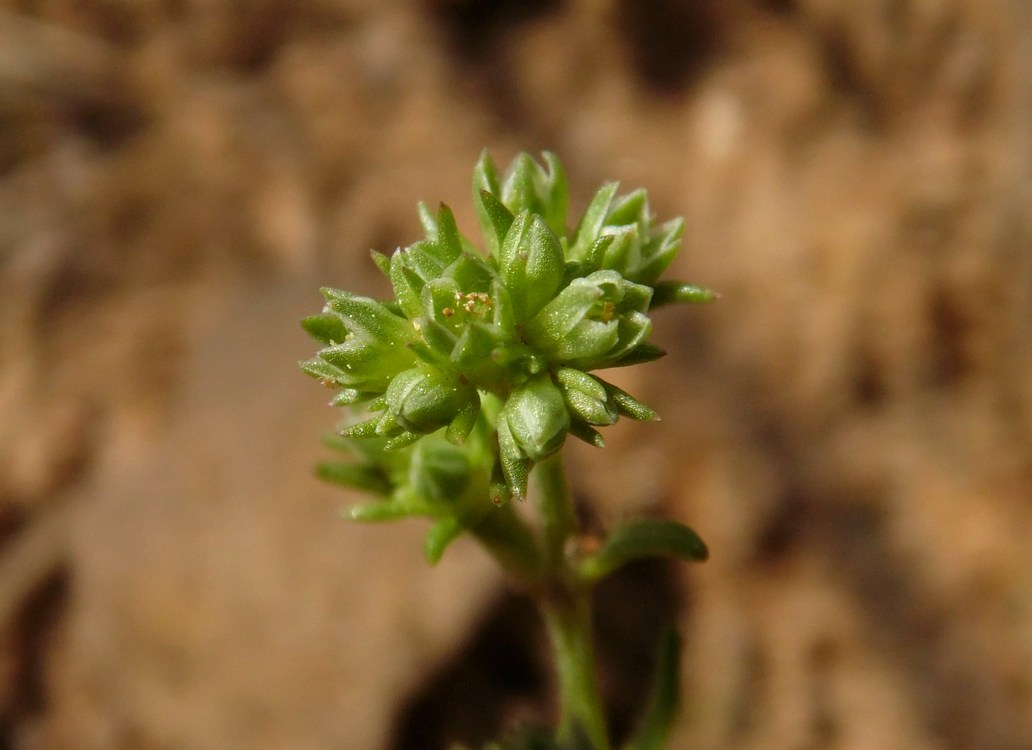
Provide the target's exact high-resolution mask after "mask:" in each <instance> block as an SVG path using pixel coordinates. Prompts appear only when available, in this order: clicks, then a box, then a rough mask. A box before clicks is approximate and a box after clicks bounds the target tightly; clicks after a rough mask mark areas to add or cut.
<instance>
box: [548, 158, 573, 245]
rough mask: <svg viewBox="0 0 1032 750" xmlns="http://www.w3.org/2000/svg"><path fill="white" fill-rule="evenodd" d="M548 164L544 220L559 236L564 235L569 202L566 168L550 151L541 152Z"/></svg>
mask: <svg viewBox="0 0 1032 750" xmlns="http://www.w3.org/2000/svg"><path fill="white" fill-rule="evenodd" d="M542 157H543V158H544V160H545V163H546V164H547V165H548V176H547V182H548V189H547V191H546V192H545V221H547V222H548V226H550V227H551V228H552V231H553V232H555V233H556V234H557V235H559V236H560V237H565V236H566V213H567V208H568V204H569V194H570V187H569V184H568V182H567V180H566V170H564V169H563V163H562V162H561V161H559V157H558V156H556V155H555V154H553V153H552V152H551V151H545V152H544V153H543V154H542Z"/></svg>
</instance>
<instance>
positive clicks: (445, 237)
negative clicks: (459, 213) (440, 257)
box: [437, 203, 462, 264]
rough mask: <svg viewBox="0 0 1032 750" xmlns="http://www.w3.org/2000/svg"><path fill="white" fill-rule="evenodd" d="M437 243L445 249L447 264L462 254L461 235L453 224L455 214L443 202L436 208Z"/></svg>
mask: <svg viewBox="0 0 1032 750" xmlns="http://www.w3.org/2000/svg"><path fill="white" fill-rule="evenodd" d="M437 244H438V246H439V247H441V248H442V250H444V251H446V255H445V256H444V257H445V258H446V259H447V262H448V263H449V264H450V263H452V262H454V261H455V259H456V258H458V257H459V255H461V254H462V235H460V234H459V227H458V226H457V225H456V224H455V214H453V213H452V210H451V209H450V208H448V207H447V206H446V205H444V204H443V203H442V204H441V205H440V206H439V207H438V209H437Z"/></svg>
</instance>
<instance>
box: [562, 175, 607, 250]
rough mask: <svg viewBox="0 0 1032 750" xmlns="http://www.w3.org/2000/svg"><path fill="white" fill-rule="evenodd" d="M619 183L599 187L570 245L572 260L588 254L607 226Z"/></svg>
mask: <svg viewBox="0 0 1032 750" xmlns="http://www.w3.org/2000/svg"><path fill="white" fill-rule="evenodd" d="M618 187H619V184H618V183H616V182H609V183H606V184H605V185H603V186H602V187H600V188H599V189H598V192H596V193H595V196H594V197H593V198H592V199H591V203H589V204H588V207H587V209H586V210H585V211H584V215H583V216H582V217H581V220H580V224H578V225H577V231H576V232H575V233H574V239H573V244H572V245H571V247H570V252H569V256H570V260H581V259H583V257H584V256H586V255H587V252H588V248H590V247H591V246H592V245H593V244H594V243H595V241H596V240H597V239H598V235H599V232H601V231H602V227H603V226H605V221H606V214H607V213H608V212H609V204H610V203H611V202H612V200H613V196H614V195H616V189H617V188H618Z"/></svg>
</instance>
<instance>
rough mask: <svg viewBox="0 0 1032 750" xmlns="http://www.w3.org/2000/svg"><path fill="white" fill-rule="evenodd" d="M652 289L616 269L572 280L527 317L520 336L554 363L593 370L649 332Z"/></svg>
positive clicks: (610, 361) (608, 363) (606, 364)
mask: <svg viewBox="0 0 1032 750" xmlns="http://www.w3.org/2000/svg"><path fill="white" fill-rule="evenodd" d="M651 298H652V289H650V288H649V287H647V286H643V285H641V284H635V283H633V282H630V281H627V280H626V279H624V278H623V277H622V276H620V274H618V273H617V272H616V271H596V272H595V273H592V274H589V275H588V276H585V277H582V278H576V279H573V281H571V282H570V284H569V286H567V287H566V288H565V289H563V291H561V292H560V293H559V294H558V295H557V296H556V297H555V298H554V299H553V300H552V301H551V302H549V303H548V304H547V305H545V307H544V308H543V309H542V310H541V312H539V313H538V315H537V316H536V317H535V318H534V319H533V320H532V321H530V323H529V324H528V325H527V327H526V339H527V342H528V343H529V344H530V345H531V347H532V348H534V349H536V350H537V351H540V352H542V353H544V354H545V355H546V356H548V358H549V359H550V360H551V361H553V362H556V363H558V364H563V365H569V366H571V367H577V368H579V369H582V370H594V369H599V368H603V367H610V366H612V365H614V364H617V363H619V361H620V360H621V359H622V358H623V357H625V356H627V355H628V354H630V353H631V352H632V351H634V349H635V348H637V347H638V346H639V345H640V344H642V343H644V342H645V340H646V339H647V338H648V336H649V334H650V333H651V332H652V322H651V321H650V320H649V318H648V315H647V314H646V313H647V312H648V308H649V301H650V300H651Z"/></svg>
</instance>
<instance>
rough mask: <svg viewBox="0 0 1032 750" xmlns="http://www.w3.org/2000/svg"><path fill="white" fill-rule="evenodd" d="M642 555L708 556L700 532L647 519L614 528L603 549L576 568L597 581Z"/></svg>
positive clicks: (686, 557)
mask: <svg viewBox="0 0 1032 750" xmlns="http://www.w3.org/2000/svg"><path fill="white" fill-rule="evenodd" d="M644 557H676V558H678V559H681V560H692V561H696V562H702V561H703V560H705V559H707V558H708V557H709V550H708V549H707V548H706V544H705V543H704V542H703V541H702V539H700V538H699V535H698V534H696V533H695V532H694V531H692V530H691V529H690V528H688V527H687V526H685V525H684V524H680V523H677V522H676V521H668V520H665V519H653V518H649V519H643V520H640V521H632V522H631V523H628V524H626V525H624V526H620V527H618V528H616V529H615V530H614V531H613V532H612V533H611V534H610V535H609V538H608V539H606V541H605V544H603V545H602V548H601V549H600V550H598V552H595V553H594V554H592V555H589V556H587V557H585V558H584V559H583V560H581V562H580V564H579V565H578V566H577V569H578V572H579V573H580V577H581V578H583V579H584V580H586V581H597V580H599V579H600V578H605V577H606V576H607V575H609V574H610V573H612V572H613V571H614V570H616V569H618V568H620V567H622V566H624V565H626V564H627V563H629V562H631V561H632V560H639V559H641V558H644Z"/></svg>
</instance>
